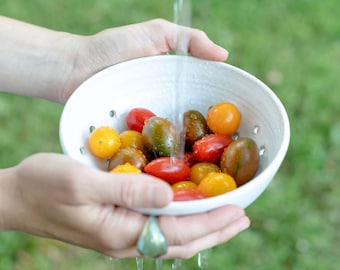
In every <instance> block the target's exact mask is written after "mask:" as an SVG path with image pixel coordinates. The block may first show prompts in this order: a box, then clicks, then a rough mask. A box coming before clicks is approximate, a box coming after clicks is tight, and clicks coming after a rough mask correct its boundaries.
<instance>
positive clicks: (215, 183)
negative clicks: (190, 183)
mask: <svg viewBox="0 0 340 270" xmlns="http://www.w3.org/2000/svg"><path fill="white" fill-rule="evenodd" d="M198 189H199V190H200V191H201V192H203V194H205V195H206V196H208V197H211V196H217V195H220V194H223V193H226V192H229V191H232V190H234V189H236V182H235V180H234V178H233V177H232V176H230V175H229V174H226V173H222V172H220V173H218V172H211V173H209V174H208V175H207V176H206V177H205V178H204V179H203V180H202V181H201V183H200V184H199V185H198Z"/></svg>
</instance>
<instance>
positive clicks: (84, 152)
mask: <svg viewBox="0 0 340 270" xmlns="http://www.w3.org/2000/svg"><path fill="white" fill-rule="evenodd" d="M79 151H80V154H82V155H86V153H87V151H86V148H85V146H82V147H80V148H79Z"/></svg>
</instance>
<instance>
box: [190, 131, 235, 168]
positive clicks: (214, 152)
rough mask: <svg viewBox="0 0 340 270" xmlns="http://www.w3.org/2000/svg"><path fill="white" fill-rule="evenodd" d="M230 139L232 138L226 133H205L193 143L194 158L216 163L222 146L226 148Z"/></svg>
mask: <svg viewBox="0 0 340 270" xmlns="http://www.w3.org/2000/svg"><path fill="white" fill-rule="evenodd" d="M232 141H233V139H232V138H231V137H230V136H227V135H221V134H209V135H206V136H204V137H203V138H202V139H200V140H198V141H196V142H195V143H194V145H193V154H194V157H195V159H196V160H198V161H201V162H211V163H218V162H219V161H220V158H221V155H222V153H223V150H224V148H226V147H227V146H228V145H229V144H230V143H231V142H232Z"/></svg>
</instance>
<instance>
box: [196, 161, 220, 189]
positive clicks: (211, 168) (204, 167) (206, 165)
mask: <svg viewBox="0 0 340 270" xmlns="http://www.w3.org/2000/svg"><path fill="white" fill-rule="evenodd" d="M220 171H221V170H220V167H218V166H217V165H216V164H215V163H210V162H199V163H196V164H195V165H194V166H192V167H191V172H190V181H192V182H194V183H196V184H197V185H199V183H201V181H202V179H203V178H205V177H206V176H207V175H208V174H209V173H211V172H220Z"/></svg>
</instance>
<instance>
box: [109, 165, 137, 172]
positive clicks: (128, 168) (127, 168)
mask: <svg viewBox="0 0 340 270" xmlns="http://www.w3.org/2000/svg"><path fill="white" fill-rule="evenodd" d="M110 172H112V173H142V171H141V170H140V169H138V168H137V167H135V166H133V165H131V164H130V163H125V164H120V165H118V166H117V167H115V168H113V169H112V170H111V171H110Z"/></svg>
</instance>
